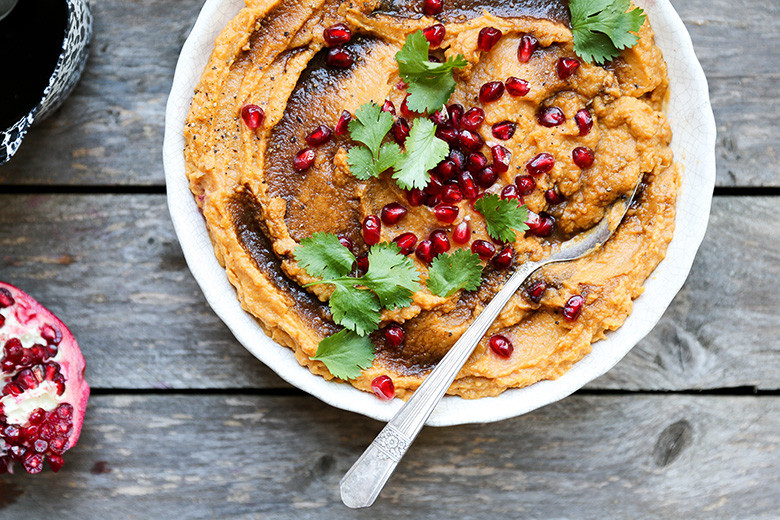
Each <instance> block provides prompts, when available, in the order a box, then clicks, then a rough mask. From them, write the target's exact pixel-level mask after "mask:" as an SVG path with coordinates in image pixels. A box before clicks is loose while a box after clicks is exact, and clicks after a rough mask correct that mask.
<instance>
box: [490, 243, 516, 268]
mask: <svg viewBox="0 0 780 520" xmlns="http://www.w3.org/2000/svg"><path fill="white" fill-rule="evenodd" d="M514 257H515V251H514V249H512V246H506V247H505V248H504V249H502V250H501V251H500V252H499V253H498V254H497V255H496V256H494V257H493V259H492V260H491V261H490V262H491V263H492V264H493V266H494V267H495V268H496V269H507V268H509V267H510V266H511V265H512V259H513V258H514Z"/></svg>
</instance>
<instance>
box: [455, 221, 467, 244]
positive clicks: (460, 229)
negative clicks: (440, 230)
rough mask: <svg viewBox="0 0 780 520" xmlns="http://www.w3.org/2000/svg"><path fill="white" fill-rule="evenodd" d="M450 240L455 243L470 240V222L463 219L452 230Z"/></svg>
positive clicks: (463, 242)
mask: <svg viewBox="0 0 780 520" xmlns="http://www.w3.org/2000/svg"><path fill="white" fill-rule="evenodd" d="M452 240H453V241H454V242H455V243H456V244H465V243H466V242H468V241H469V240H471V224H470V223H469V221H468V220H464V221H463V222H461V223H460V224H458V225H457V226H455V229H453V230H452Z"/></svg>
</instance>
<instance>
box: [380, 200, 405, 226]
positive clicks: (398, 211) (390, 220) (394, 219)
mask: <svg viewBox="0 0 780 520" xmlns="http://www.w3.org/2000/svg"><path fill="white" fill-rule="evenodd" d="M406 213H407V209H406V208H405V207H404V206H403V205H402V204H400V203H398V202H391V203H390V204H386V205H385V207H383V208H382V211H381V212H380V215H381V216H382V222H383V223H385V224H386V225H388V226H392V225H393V224H397V223H398V221H400V220H401V219H402V218H404V217H405V216H406Z"/></svg>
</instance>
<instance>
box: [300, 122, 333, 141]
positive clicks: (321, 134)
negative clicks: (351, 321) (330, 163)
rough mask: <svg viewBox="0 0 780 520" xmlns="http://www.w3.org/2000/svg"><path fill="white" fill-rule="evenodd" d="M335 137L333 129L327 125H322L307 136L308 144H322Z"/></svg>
mask: <svg viewBox="0 0 780 520" xmlns="http://www.w3.org/2000/svg"><path fill="white" fill-rule="evenodd" d="M331 137H333V130H331V129H330V128H329V127H328V126H327V125H320V126H318V127H317V128H315V129H314V130H313V131H312V132H311V133H310V134H309V135H307V136H306V144H308V145H309V146H320V145H322V144H325V143H327V142H328V141H330V138H331Z"/></svg>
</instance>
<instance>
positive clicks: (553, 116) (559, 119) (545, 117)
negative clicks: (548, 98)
mask: <svg viewBox="0 0 780 520" xmlns="http://www.w3.org/2000/svg"><path fill="white" fill-rule="evenodd" d="M537 120H538V121H539V124H540V125H542V126H546V127H547V128H552V127H553V126H558V125H561V124H563V122H564V121H566V116H564V115H563V110H561V109H560V108H558V107H545V108H543V109H542V110H540V111H539V114H538V115H537Z"/></svg>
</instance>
